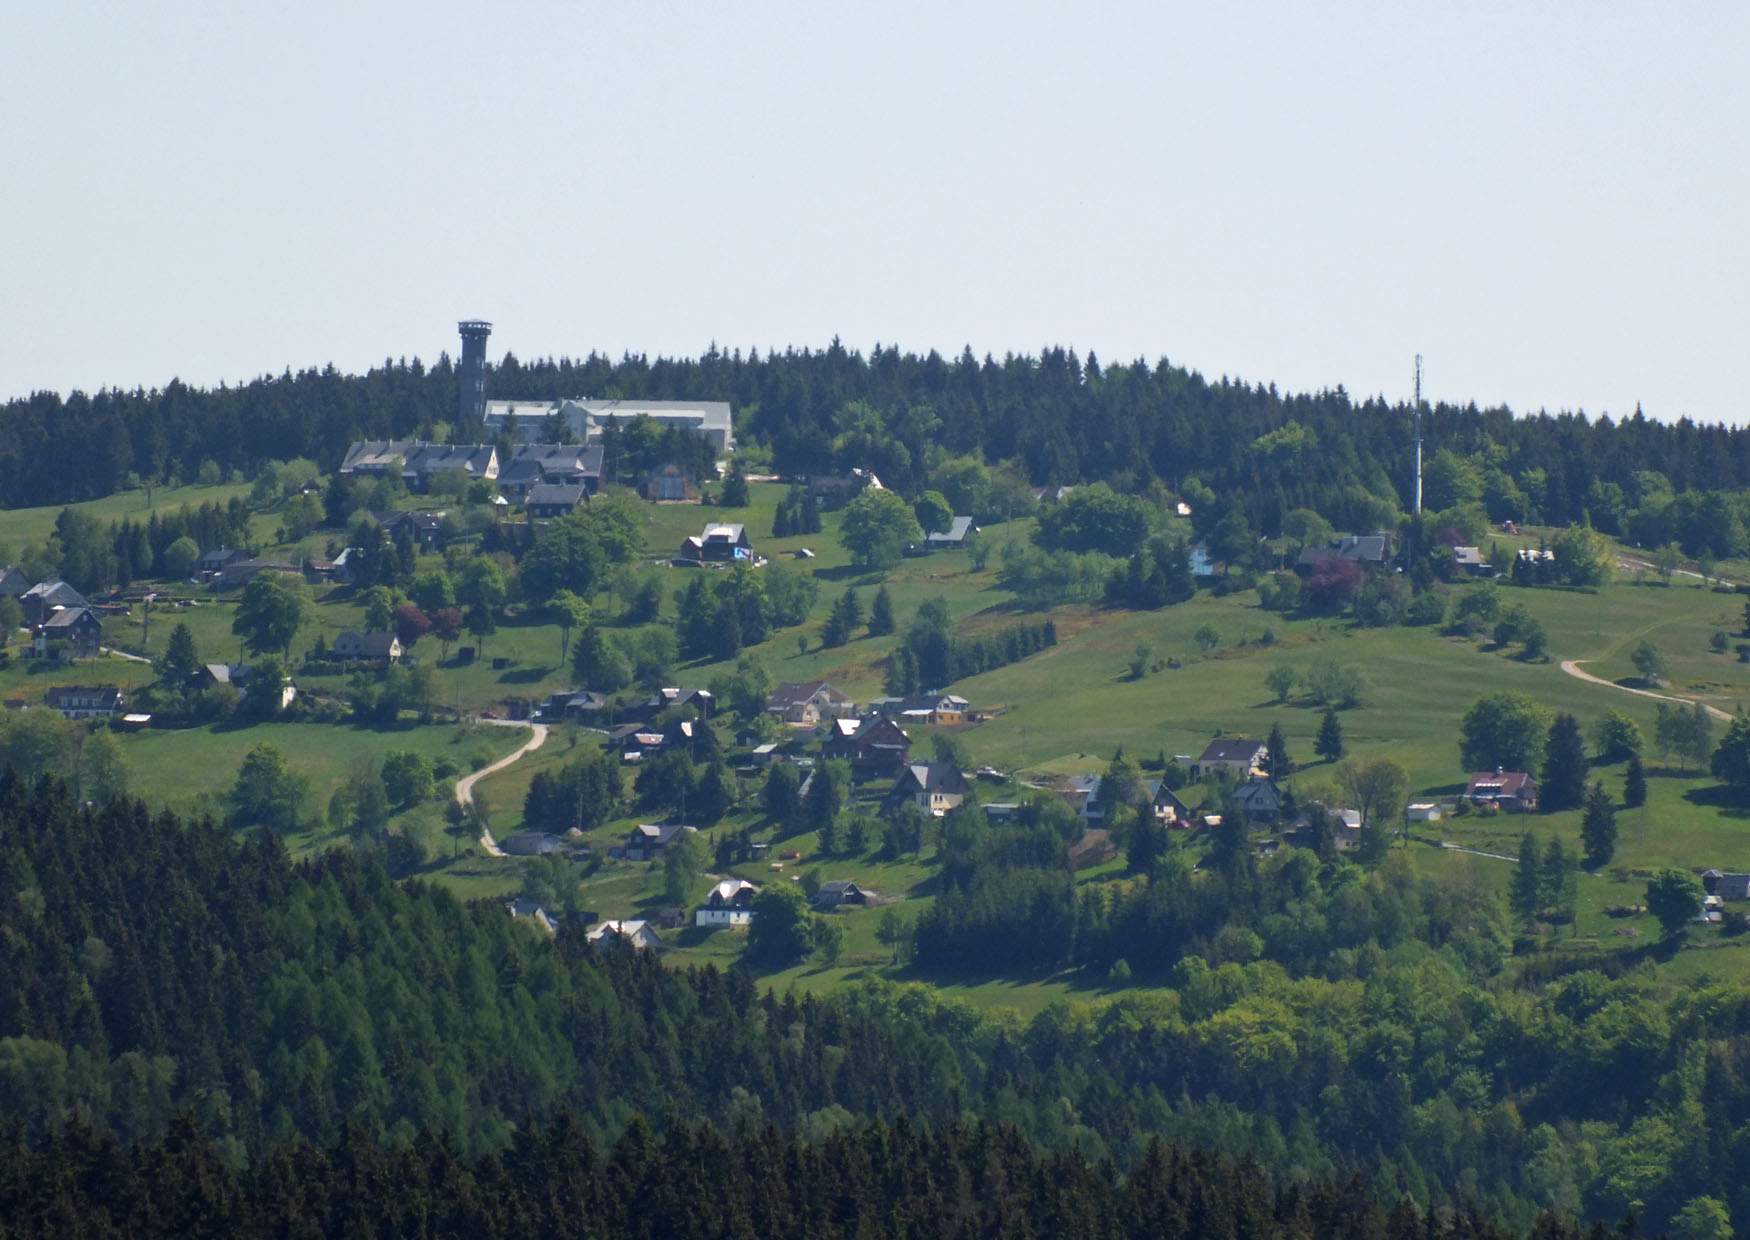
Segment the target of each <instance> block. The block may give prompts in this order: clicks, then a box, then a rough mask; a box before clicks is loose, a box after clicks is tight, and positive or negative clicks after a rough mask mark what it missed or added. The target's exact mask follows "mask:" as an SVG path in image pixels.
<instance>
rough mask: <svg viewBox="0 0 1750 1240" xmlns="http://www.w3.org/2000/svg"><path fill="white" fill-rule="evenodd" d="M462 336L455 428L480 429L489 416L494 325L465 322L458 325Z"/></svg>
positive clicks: (457, 327)
mask: <svg viewBox="0 0 1750 1240" xmlns="http://www.w3.org/2000/svg"><path fill="white" fill-rule="evenodd" d="M456 330H457V331H459V332H461V333H462V364H461V365H460V366H459V367H457V374H458V376H459V377H460V379H461V384H460V392H459V394H458V396H457V398H456V425H457V426H458V427H463V426H479V425H480V421H481V419H482V418H484V417H485V416H486V337H488V336H490V335H491V334H492V324H490V323H484V322H481V321H480V320H478V319H465V320H463V321H462V322H460V323H457V324H456Z"/></svg>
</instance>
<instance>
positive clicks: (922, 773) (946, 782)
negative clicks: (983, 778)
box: [881, 762, 969, 818]
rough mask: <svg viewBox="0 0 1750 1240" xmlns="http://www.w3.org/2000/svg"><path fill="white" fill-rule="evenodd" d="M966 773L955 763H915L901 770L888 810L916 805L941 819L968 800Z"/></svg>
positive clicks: (885, 807) (884, 805)
mask: <svg viewBox="0 0 1750 1240" xmlns="http://www.w3.org/2000/svg"><path fill="white" fill-rule="evenodd" d="M968 788H969V785H968V784H967V782H966V776H964V775H962V774H961V773H960V768H959V767H957V766H955V765H954V764H953V763H952V762H913V763H911V764H910V765H908V766H906V767H905V769H903V770H902V771H900V773H899V779H898V780H897V781H895V783H894V785H893V791H891V792H889V793H888V794H887V799H886V800H885V801H883V802H882V805H881V808H882V811H883V812H884V813H888V814H893V813H897V812H898V811H899V810H900V809H902V808H904V807H905V806H907V805H915V806H917V807H918V808H919V809H921V810H922V811H923V812H924V813H926V814H929V815H930V816H931V817H935V818H940V817H941V816H942V815H943V814H946V813H947V812H948V811H949V810H951V809H954V808H955V807H956V806H958V805H959V804H960V803H961V802H962V801H964V800H966V793H967V790H968Z"/></svg>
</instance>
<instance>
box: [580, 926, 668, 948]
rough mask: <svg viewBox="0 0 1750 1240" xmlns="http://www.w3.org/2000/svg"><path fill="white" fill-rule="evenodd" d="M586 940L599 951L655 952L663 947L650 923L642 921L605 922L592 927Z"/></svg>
mask: <svg viewBox="0 0 1750 1240" xmlns="http://www.w3.org/2000/svg"><path fill="white" fill-rule="evenodd" d="M584 938H585V940H586V941H587V942H588V943H589V945H590V946H591V947H593V948H595V949H596V950H597V951H627V950H630V951H654V950H656V949H657V948H659V947H661V946H662V940H661V939H660V938H658V937H657V935H656V931H655V930H653V929H651V927H650V923H649V922H647V921H641V920H636V921H635V920H625V921H604V922H602V923H600V924H599V925H595V926H591V927H590V931H589V933H588V934H587V935H585V936H584Z"/></svg>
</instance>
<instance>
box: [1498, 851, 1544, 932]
mask: <svg viewBox="0 0 1750 1240" xmlns="http://www.w3.org/2000/svg"><path fill="white" fill-rule="evenodd" d="M1507 901H1508V903H1509V904H1511V905H1512V907H1513V911H1514V912H1515V913H1517V914H1518V915H1519V916H1521V917H1525V918H1531V917H1535V916H1537V911H1538V910H1539V909H1540V908H1542V907H1543V878H1542V870H1541V867H1540V864H1539V857H1538V851H1537V841H1536V840H1534V839H1532V838H1531V833H1530V832H1529V831H1527V832H1526V833H1525V834H1524V835H1523V836H1521V837H1520V839H1519V866H1518V868H1517V869H1515V870H1514V871H1513V882H1512V885H1511V886H1510V887H1509V888H1508V891H1507Z"/></svg>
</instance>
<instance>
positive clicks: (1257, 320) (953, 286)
mask: <svg viewBox="0 0 1750 1240" xmlns="http://www.w3.org/2000/svg"><path fill="white" fill-rule="evenodd" d="M1747 65H1750V6H1746V5H1743V4H1741V3H1718V4H1682V3H1666V4H1658V5H1651V4H1649V5H1638V4H1630V3H1608V4H1597V3H1586V4H1580V3H1575V4H1566V3H1559V2H1550V3H1540V4H1537V5H1525V4H1519V3H1515V4H1489V3H1473V4H1466V5H1452V4H1421V3H1413V2H1407V3H1388V4H1338V3H1329V4H1322V5H1306V4H1273V3H1263V2H1260V3H1252V4H1246V5H1211V4H1183V5H1180V4H1169V3H1149V4H1135V5H1125V4H1111V5H1101V4H1084V5H1067V4H1050V5H1046V4H1038V5H1035V4H1027V3H1015V2H1011V3H992V4H984V3H973V2H957V3H955V4H952V5H941V4H916V5H913V4H905V3H891V2H890V3H886V4H882V5H874V4H834V5H821V4H808V5H805V4H737V3H720V4H711V5H705V4H688V5H672V4H661V3H641V4H634V3H623V4H521V3H514V2H507V3H499V4H471V5H460V4H449V3H445V2H444V0H424V2H422V3H419V4H410V3H409V4H401V3H393V2H390V0H383V2H380V3H370V4H362V5H361V4H356V3H354V4H327V3H320V2H311V3H299V4H295V5H286V4H272V5H270V4H266V3H237V4H232V5H226V6H223V7H221V6H218V5H195V4H188V5H127V6H124V5H113V4H104V5H98V4H81V3H76V2H73V0H67V2H65V3H57V4H53V5H25V4H23V3H13V4H8V5H4V6H0V107H3V111H0V117H3V118H4V119H0V169H4V175H3V176H0V237H4V238H5V241H4V243H3V244H0V399H5V398H9V397H14V396H20V395H23V394H26V393H28V392H31V391H36V390H45V389H49V390H57V391H62V392H65V391H68V390H71V389H74V388H81V389H84V390H86V391H91V390H95V389H98V388H101V387H107V386H112V385H115V386H122V387H128V388H132V387H135V386H145V387H153V386H161V385H162V384H164V383H165V382H167V381H168V380H170V379H171V378H173V377H178V378H181V379H183V380H184V381H186V382H189V383H193V384H199V385H208V384H215V383H217V382H219V381H221V380H223V381H227V382H233V383H234V382H238V381H245V380H248V379H250V378H252V377H255V376H257V375H259V374H263V373H278V372H279V371H282V370H284V369H285V368H286V367H288V366H289V367H291V368H293V369H298V368H301V367H305V366H310V365H323V364H327V363H330V362H332V363H333V364H334V365H336V366H338V367H339V368H341V369H343V370H349V371H358V370H362V369H365V368H367V367H369V366H371V365H374V364H377V363H379V362H381V361H382V360H383V359H384V358H387V357H412V356H414V355H418V356H421V357H424V358H426V359H428V360H430V359H433V358H435V357H436V356H437V354H438V353H439V352H440V351H444V350H448V351H450V352H451V353H452V354H454V353H455V352H456V349H457V343H456V335H455V324H456V320H457V319H460V318H485V319H489V320H491V321H492V322H493V323H494V325H495V326H494V331H493V336H492V340H491V356H492V357H493V358H494V359H495V360H496V359H497V358H499V357H500V356H502V354H503V353H504V352H505V351H507V350H508V351H510V352H514V353H515V354H516V355H517V356H519V357H524V358H529V357H539V356H548V355H555V356H556V355H561V354H569V355H572V356H578V355H582V354H585V353H588V352H589V351H591V350H597V351H602V352H606V353H610V354H614V355H618V354H619V353H621V352H623V351H627V350H630V351H634V352H643V353H648V354H651V355H657V354H668V355H686V354H696V353H698V352H700V351H702V350H704V349H705V348H707V347H708V346H709V345H711V344H712V343H713V342H715V343H716V344H717V345H719V346H720V347H722V348H725V349H728V348H735V347H740V348H744V349H745V348H747V347H750V346H757V347H758V348H760V349H761V350H762V351H763V350H765V349H768V348H771V347H774V346H777V347H783V346H786V345H796V346H823V345H825V344H827V343H828V342H830V341H831V340H832V339H833V337H835V336H837V337H839V338H841V339H842V340H843V341H844V342H845V343H846V344H847V345H849V346H853V347H860V348H864V349H867V348H868V347H869V346H871V345H873V344H876V343H881V344H884V345H893V344H898V345H900V346H902V347H904V348H907V349H914V350H920V351H921V350H928V349H931V348H935V349H938V350H940V351H942V352H943V353H947V354H952V353H958V352H959V350H960V349H961V348H962V347H963V346H965V345H970V346H971V347H972V349H973V350H974V351H975V352H976V353H979V354H983V353H987V352H989V353H993V354H996V355H998V356H1001V355H1002V354H1004V353H1005V352H1036V351H1037V350H1038V349H1039V348H1041V347H1042V346H1045V345H1050V344H1061V345H1065V346H1069V347H1074V348H1075V349H1077V350H1078V351H1080V352H1082V353H1084V354H1085V353H1087V352H1089V351H1093V352H1095V353H1097V354H1098V356H1099V357H1100V358H1101V359H1102V360H1103V361H1105V362H1113V361H1124V360H1131V359H1134V358H1137V357H1145V358H1147V359H1149V360H1150V361H1153V360H1156V359H1158V358H1160V357H1162V356H1165V357H1168V358H1170V359H1171V360H1172V361H1174V362H1176V363H1179V364H1182V365H1185V366H1188V367H1191V368H1193V369H1196V370H1199V371H1201V372H1203V373H1204V374H1205V375H1208V376H1210V377H1215V376H1219V375H1231V376H1235V377H1241V378H1244V379H1246V380H1248V381H1256V382H1264V383H1272V382H1273V383H1276V384H1278V385H1280V386H1281V387H1282V388H1284V389H1288V390H1316V389H1324V388H1331V387H1335V386H1337V385H1338V384H1341V385H1343V386H1344V387H1346V388H1347V389H1348V390H1349V391H1350V392H1351V393H1352V394H1354V395H1357V396H1367V395H1374V394H1383V395H1385V396H1387V397H1389V398H1392V399H1404V398H1407V397H1408V395H1409V393H1410V388H1411V382H1412V375H1413V359H1414V356H1415V355H1416V354H1417V353H1421V354H1423V355H1425V357H1426V362H1425V366H1426V384H1425V391H1426V393H1427V395H1428V396H1429V397H1430V398H1433V399H1438V400H1452V401H1460V402H1463V401H1475V402H1477V403H1478V404H1480V405H1496V404H1507V405H1509V406H1511V407H1512V408H1514V409H1515V410H1517V411H1521V412H1523V411H1528V410H1535V409H1538V408H1547V409H1549V410H1551V411H1556V410H1573V409H1582V410H1584V411H1586V412H1587V413H1589V414H1594V415H1596V414H1599V413H1604V412H1609V413H1611V414H1625V413H1630V412H1632V411H1633V409H1634V408H1635V406H1636V404H1637V403H1639V404H1641V405H1642V406H1643V407H1644V409H1645V411H1646V413H1647V414H1648V416H1651V417H1657V418H1662V419H1676V418H1678V417H1682V416H1689V417H1692V418H1695V419H1697V420H1699V421H1709V422H1712V421H1726V422H1734V423H1741V422H1746V421H1750V399H1747V398H1746V395H1745V384H1744V381H1743V379H1742V377H1741V376H1740V374H1739V373H1738V372H1739V369H1740V361H1741V358H1742V355H1743V352H1744V344H1745V341H1746V339H1747V338H1750V242H1747V240H1746V225H1747V223H1750V211H1747V210H1746V206H1747V204H1750V74H1747V73H1746V71H1745V67H1746V66H1747ZM555 395H571V393H555Z"/></svg>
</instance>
